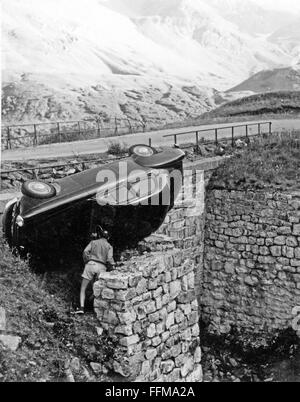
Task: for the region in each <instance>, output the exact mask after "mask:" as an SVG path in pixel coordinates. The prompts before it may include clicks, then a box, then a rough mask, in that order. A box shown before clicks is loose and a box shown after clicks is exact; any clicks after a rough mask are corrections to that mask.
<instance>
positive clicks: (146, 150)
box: [129, 144, 157, 157]
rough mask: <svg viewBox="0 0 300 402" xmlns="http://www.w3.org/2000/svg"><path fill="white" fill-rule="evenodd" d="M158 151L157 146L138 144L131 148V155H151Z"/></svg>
mask: <svg viewBox="0 0 300 402" xmlns="http://www.w3.org/2000/svg"><path fill="white" fill-rule="evenodd" d="M156 153H157V151H156V149H155V148H153V147H150V146H149V145H145V144H137V145H133V146H132V147H130V148H129V156H132V155H135V156H142V157H149V156H153V155H154V154H156Z"/></svg>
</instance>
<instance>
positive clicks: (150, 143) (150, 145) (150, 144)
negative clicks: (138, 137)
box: [149, 138, 152, 147]
mask: <svg viewBox="0 0 300 402" xmlns="http://www.w3.org/2000/svg"><path fill="white" fill-rule="evenodd" d="M149 147H152V140H151V138H149Z"/></svg>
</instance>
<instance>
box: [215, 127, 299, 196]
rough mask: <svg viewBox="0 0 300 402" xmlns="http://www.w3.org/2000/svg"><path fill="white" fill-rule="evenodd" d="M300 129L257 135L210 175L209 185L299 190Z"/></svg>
mask: <svg viewBox="0 0 300 402" xmlns="http://www.w3.org/2000/svg"><path fill="white" fill-rule="evenodd" d="M299 154H300V132H299V131H298V132H294V133H290V134H288V133H281V134H273V135H272V136H270V137H267V138H257V139H255V140H254V141H252V142H251V143H250V144H249V146H248V147H247V148H246V149H244V150H242V151H241V152H240V153H236V154H235V155H233V156H232V157H231V158H230V159H228V160H227V161H225V163H224V164H222V165H221V166H220V167H219V168H218V169H217V170H216V171H215V172H214V173H213V175H212V178H211V181H210V183H209V188H210V189H213V188H214V189H226V190H243V191H244V190H252V191H257V190H262V189H272V190H273V191H286V190H288V191H289V192H291V191H297V192H298V191H299V189H300V158H299Z"/></svg>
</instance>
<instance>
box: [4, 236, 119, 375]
mask: <svg viewBox="0 0 300 402" xmlns="http://www.w3.org/2000/svg"><path fill="white" fill-rule="evenodd" d="M79 280H80V277H79V270H78V267H77V269H73V270H69V271H68V272H57V273H51V272H49V273H47V274H45V275H41V274H40V275H38V274H34V273H33V272H31V271H30V269H29V266H28V263H27V262H24V261H21V260H20V259H19V258H17V257H14V256H12V253H11V250H9V249H8V246H7V245H6V244H5V243H4V241H3V239H2V235H1V237H0V308H2V309H4V310H5V313H6V329H5V331H1V330H2V329H3V327H1V325H0V335H1V336H6V335H11V336H13V337H16V336H17V337H19V342H20V343H19V346H18V348H17V349H16V350H15V351H12V350H10V349H9V348H5V347H4V346H3V345H2V343H1V342H0V382H16V381H21V382H27V381H28V382H29V381H33V382H53V381H70V380H72V376H73V379H75V381H101V380H102V381H103V380H104V379H106V380H109V378H107V376H106V375H105V376H104V377H103V374H102V370H101V367H102V365H101V364H102V363H103V362H104V361H107V359H109V357H110V356H112V355H113V353H114V352H113V351H114V341H113V340H112V339H111V338H107V337H106V336H105V334H103V336H102V337H100V336H98V335H97V330H96V327H97V325H98V324H97V320H96V319H95V318H94V316H93V315H92V314H87V315H86V316H84V317H74V316H72V315H70V314H69V309H70V304H71V302H72V301H73V300H74V297H75V295H76V296H77V294H78V292H79ZM0 312H1V311H0ZM0 324H1V314H0ZM91 362H92V363H97V364H98V366H97V365H96V366H94V368H95V367H100V371H99V372H93V370H92V369H91V365H90V363H91ZM68 368H70V370H71V372H72V375H71V376H70V375H68V374H70V371H68Z"/></svg>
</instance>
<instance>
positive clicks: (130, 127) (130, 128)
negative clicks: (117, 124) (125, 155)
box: [127, 119, 132, 134]
mask: <svg viewBox="0 0 300 402" xmlns="http://www.w3.org/2000/svg"><path fill="white" fill-rule="evenodd" d="M127 121H128V124H129V130H130V134H132V126H131V123H130V120H129V119H127Z"/></svg>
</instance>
